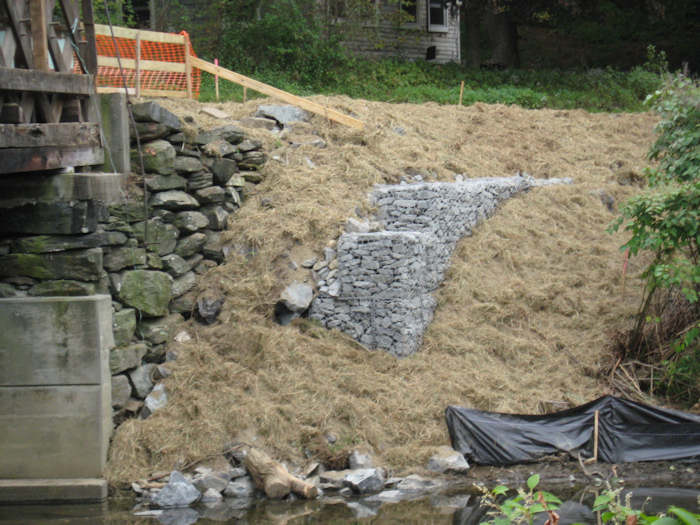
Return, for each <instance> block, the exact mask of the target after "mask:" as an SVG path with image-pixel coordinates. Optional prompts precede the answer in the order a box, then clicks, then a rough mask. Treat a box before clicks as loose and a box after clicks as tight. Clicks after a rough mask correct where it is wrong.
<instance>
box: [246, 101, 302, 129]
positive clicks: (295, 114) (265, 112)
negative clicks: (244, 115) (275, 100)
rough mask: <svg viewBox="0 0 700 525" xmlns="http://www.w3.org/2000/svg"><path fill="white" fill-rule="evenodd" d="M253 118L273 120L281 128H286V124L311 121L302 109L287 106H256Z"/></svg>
mask: <svg viewBox="0 0 700 525" xmlns="http://www.w3.org/2000/svg"><path fill="white" fill-rule="evenodd" d="M255 116H256V117H264V118H271V119H274V120H276V121H277V122H278V123H280V124H281V125H282V126H286V125H287V124H291V123H293V122H308V121H309V120H310V119H311V115H309V113H307V112H306V111H304V110H303V109H300V108H298V107H296V106H289V105H284V106H276V105H263V106H258V110H257V111H256V112H255Z"/></svg>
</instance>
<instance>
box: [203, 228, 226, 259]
mask: <svg viewBox="0 0 700 525" xmlns="http://www.w3.org/2000/svg"><path fill="white" fill-rule="evenodd" d="M202 254H203V255H204V257H207V258H209V259H212V260H214V261H216V262H218V263H222V262H224V244H223V239H222V238H221V234H220V233H219V232H214V231H210V232H207V240H206V242H205V243H204V246H202Z"/></svg>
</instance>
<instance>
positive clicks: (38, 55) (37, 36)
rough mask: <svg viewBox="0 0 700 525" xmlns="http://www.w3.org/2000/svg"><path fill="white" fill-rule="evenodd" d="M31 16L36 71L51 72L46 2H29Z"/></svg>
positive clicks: (37, 0) (33, 57)
mask: <svg viewBox="0 0 700 525" xmlns="http://www.w3.org/2000/svg"><path fill="white" fill-rule="evenodd" d="M29 16H30V18H31V23H32V59H33V60H34V69H38V70H40V71H50V68H49V45H48V44H49V37H48V34H47V27H46V22H47V20H46V2H45V0H29Z"/></svg>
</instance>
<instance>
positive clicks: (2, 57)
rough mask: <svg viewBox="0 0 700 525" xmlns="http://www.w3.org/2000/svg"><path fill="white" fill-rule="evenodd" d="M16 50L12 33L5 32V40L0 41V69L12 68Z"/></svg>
mask: <svg viewBox="0 0 700 525" xmlns="http://www.w3.org/2000/svg"><path fill="white" fill-rule="evenodd" d="M16 50H17V42H16V40H15V35H14V33H12V31H5V39H4V40H3V41H2V47H1V48H0V67H12V65H14V62H15V61H14V58H15V51H16Z"/></svg>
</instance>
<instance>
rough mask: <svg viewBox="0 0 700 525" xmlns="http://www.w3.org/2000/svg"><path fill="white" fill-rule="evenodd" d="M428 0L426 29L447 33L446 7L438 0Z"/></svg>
mask: <svg viewBox="0 0 700 525" xmlns="http://www.w3.org/2000/svg"><path fill="white" fill-rule="evenodd" d="M428 1H429V6H428V31H432V32H435V33H447V31H448V27H447V7H446V6H444V5H443V3H442V2H440V0H428Z"/></svg>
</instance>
